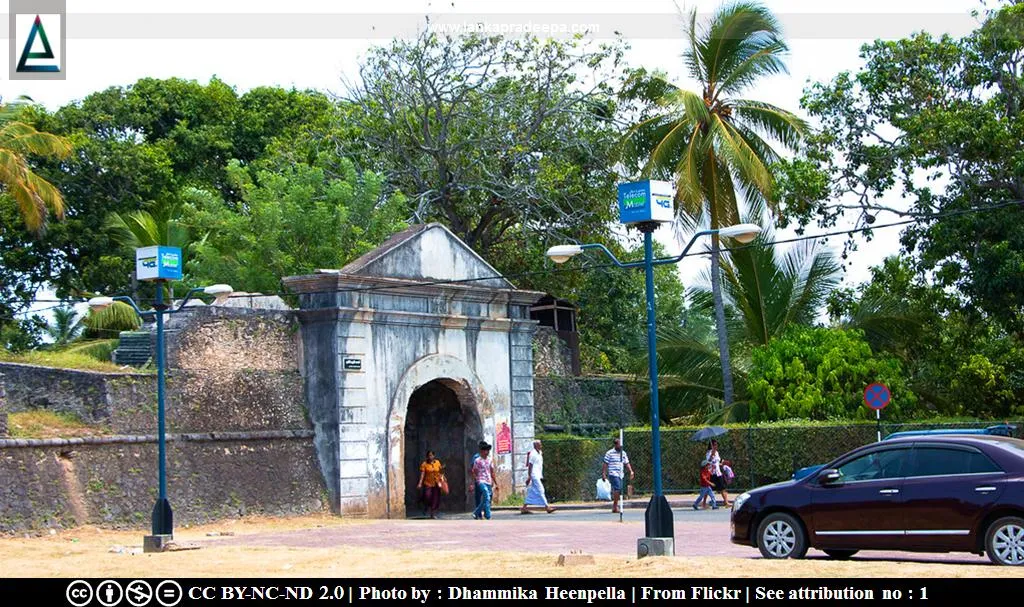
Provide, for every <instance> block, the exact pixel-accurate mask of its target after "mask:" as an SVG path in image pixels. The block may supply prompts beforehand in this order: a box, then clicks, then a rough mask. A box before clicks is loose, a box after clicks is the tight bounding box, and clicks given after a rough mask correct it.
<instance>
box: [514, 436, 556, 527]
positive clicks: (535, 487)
mask: <svg viewBox="0 0 1024 607" xmlns="http://www.w3.org/2000/svg"><path fill="white" fill-rule="evenodd" d="M542 451H543V445H541V442H540V441H539V440H535V441H533V451H530V452H529V453H527V454H526V499H525V500H523V507H522V508H520V509H519V512H520V514H529V512H530V506H543V507H544V509H545V510H547V512H548V514H551V513H552V512H554V511H555V509H554V508H552V507H551V506H550V505H549V504H548V497H547V495H546V494H545V493H544V456H543V455H542V454H541V452H542Z"/></svg>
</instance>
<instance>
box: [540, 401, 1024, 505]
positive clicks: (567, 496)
mask: <svg viewBox="0 0 1024 607" xmlns="http://www.w3.org/2000/svg"><path fill="white" fill-rule="evenodd" d="M1001 423H1003V422H962V423H938V422H936V423H930V422H915V423H905V424H893V423H883V424H882V425H881V433H882V437H883V438H884V437H886V436H889V435H891V434H893V433H895V432H904V431H910V430H940V429H941V430H950V431H955V430H958V429H980V428H986V427H989V426H993V425H996V424H1001ZM1006 423H1008V424H1010V425H1011V426H1016V428H1015V429H1014V430H1013V436H1015V437H1016V438H1024V421H1021V420H1017V421H1008V422H1006ZM599 426H602V425H601V424H591V425H589V426H588V427H578V428H575V429H574V428H564V427H560V428H558V429H555V428H554V427H552V426H546V427H545V428H544V429H545V430H547V429H548V428H551V429H552V430H556V431H561V432H565V431H567V430H573V431H574V432H577V433H582V432H585V433H586V435H585V436H565V435H559V436H549V437H545V438H544V477H545V478H544V484H545V489H546V490H547V493H548V497H549V498H550V499H552V500H553V501H562V502H565V501H578V500H592V499H594V497H595V495H596V484H597V480H598V479H599V478H601V467H602V463H603V460H604V454H605V452H606V451H608V449H610V448H611V446H612V438H613V437H617V436H618V435H619V430H618V429H612V428H608V427H607V426H604V427H599ZM697 429H698V428H664V429H662V432H661V453H662V456H661V466H662V483H663V486H664V490H665V492H666V493H688V492H693V491H696V490H697V488H698V487H699V472H700V463H701V461H702V460H703V459H704V456H705V453H706V451H707V446H708V445H707V441H701V442H695V441H692V440H690V437H691V436H692V435H693V433H694V432H695V431H696V430H697ZM728 430H729V431H728V432H726V433H725V434H723V435H721V436H719V437H717V440H718V450H719V453H720V454H721V456H722V458H723V459H724V460H728V461H730V462H731V463H732V469H733V470H734V472H735V474H736V478H735V480H734V481H733V483H732V484H731V485H730V486H729V491H730V492H737V491H743V490H745V489H749V488H752V487H758V486H761V485H766V484H769V483H774V482H778V481H783V480H787V479H789V478H791V477H792V475H793V473H794V472H795V471H796V470H798V469H800V468H803V467H806V466H814V465H819V464H825V463H828V462H829V461H831V460H832V459H834V458H836V457H838V456H840V455H842V454H843V453H846V452H847V451H850V450H852V449H854V448H857V447H860V446H862V445H865V444H868V443H872V442H875V441H876V440H877V434H876V432H877V431H878V426H876V424H848V425H838V424H837V425H813V426H779V425H765V426H731V427H729V429H728ZM623 437H624V446H625V450H626V452H627V454H628V455H629V460H630V463H631V464H632V466H633V470H634V471H635V473H636V477H635V478H634V480H633V491H634V493H635V494H649V493H650V492H651V491H652V489H653V479H652V477H651V469H652V466H651V434H650V430H649V429H643V428H641V429H626V430H624V431H623Z"/></svg>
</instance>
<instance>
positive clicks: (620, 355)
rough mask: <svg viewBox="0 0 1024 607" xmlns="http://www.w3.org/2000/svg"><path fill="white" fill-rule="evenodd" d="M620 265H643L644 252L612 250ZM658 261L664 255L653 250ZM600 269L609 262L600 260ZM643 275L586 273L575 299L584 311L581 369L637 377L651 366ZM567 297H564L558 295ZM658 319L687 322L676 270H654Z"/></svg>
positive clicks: (612, 270) (667, 322)
mask: <svg viewBox="0 0 1024 607" xmlns="http://www.w3.org/2000/svg"><path fill="white" fill-rule="evenodd" d="M609 248H610V249H612V250H613V252H615V254H616V256H618V257H619V259H626V260H633V259H642V257H643V249H642V247H640V248H634V249H632V250H630V251H623V250H621V249H619V247H609ZM655 249H656V252H655V255H656V256H659V257H660V256H662V255H664V250H663V249H662V248H661V247H660V246H657V247H655ZM595 261H596V262H597V263H604V262H605V260H604V259H601V258H598V259H597V260H595ZM644 280H645V279H644V273H643V271H637V270H623V269H621V268H617V267H602V268H595V269H591V270H588V271H586V272H585V275H584V276H583V283H582V284H581V285H580V287H579V288H578V289H577V290H576V291H575V293H572V294H571V295H572V296H573V297H574V301H575V303H576V304H577V305H579V306H580V313H579V319H578V321H579V332H580V341H581V342H582V343H583V344H585V345H586V346H587V348H585V349H581V353H580V354H581V359H582V360H581V363H582V365H583V367H584V371H585V372H589V373H602V372H603V373H624V372H632V371H636V370H638V369H639V368H641V367H643V366H644V365H646V361H647V291H646V286H645V282H644ZM560 293H565V291H560ZM654 293H655V306H656V307H655V313H656V314H655V316H656V321H657V324H658V326H660V327H665V328H671V327H679V326H680V325H681V323H682V318H683V306H684V304H683V284H682V282H681V281H680V280H679V274H678V272H677V268H675V267H674V266H660V267H658V268H655V270H654Z"/></svg>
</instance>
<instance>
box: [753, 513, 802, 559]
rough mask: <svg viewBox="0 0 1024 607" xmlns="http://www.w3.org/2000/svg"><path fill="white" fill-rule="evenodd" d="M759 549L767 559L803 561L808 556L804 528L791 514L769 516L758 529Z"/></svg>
mask: <svg viewBox="0 0 1024 607" xmlns="http://www.w3.org/2000/svg"><path fill="white" fill-rule="evenodd" d="M757 547H758V549H759V550H760V551H761V556H763V557H764V558H766V559H789V558H793V559H801V558H803V557H804V555H805V554H807V539H806V538H805V537H804V528H803V527H802V526H801V525H800V523H799V521H797V520H796V519H795V518H793V517H792V516H791V515H789V514H784V513H782V512H776V513H775V514H769V515H768V516H766V517H765V519H764V520H763V521H761V526H760V527H758V529H757Z"/></svg>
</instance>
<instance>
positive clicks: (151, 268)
mask: <svg viewBox="0 0 1024 607" xmlns="http://www.w3.org/2000/svg"><path fill="white" fill-rule="evenodd" d="M183 263H184V260H183V259H182V257H181V249H179V248H178V247H142V248H139V249H135V276H136V278H138V279H139V280H181V266H182V264H183Z"/></svg>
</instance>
